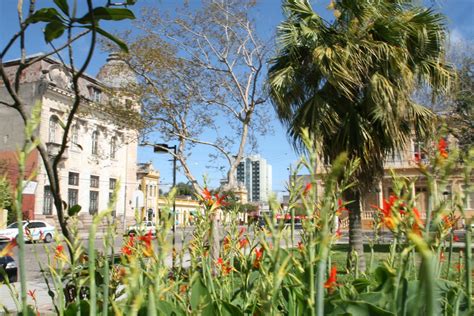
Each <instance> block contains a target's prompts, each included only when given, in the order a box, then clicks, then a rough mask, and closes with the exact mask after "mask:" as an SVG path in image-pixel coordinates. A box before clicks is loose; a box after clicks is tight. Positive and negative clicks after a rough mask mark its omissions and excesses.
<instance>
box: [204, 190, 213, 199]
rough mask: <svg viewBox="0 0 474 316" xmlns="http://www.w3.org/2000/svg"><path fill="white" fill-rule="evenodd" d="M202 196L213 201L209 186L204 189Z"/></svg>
mask: <svg viewBox="0 0 474 316" xmlns="http://www.w3.org/2000/svg"><path fill="white" fill-rule="evenodd" d="M202 197H203V198H204V200H205V201H212V194H211V192H209V190H208V189H207V188H205V189H204V190H203V191H202Z"/></svg>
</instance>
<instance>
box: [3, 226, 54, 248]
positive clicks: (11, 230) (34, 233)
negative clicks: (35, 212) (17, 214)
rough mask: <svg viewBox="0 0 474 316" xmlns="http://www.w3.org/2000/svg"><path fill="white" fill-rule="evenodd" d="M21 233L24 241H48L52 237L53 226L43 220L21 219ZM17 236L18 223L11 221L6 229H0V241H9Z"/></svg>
mask: <svg viewBox="0 0 474 316" xmlns="http://www.w3.org/2000/svg"><path fill="white" fill-rule="evenodd" d="M23 233H24V236H25V240H26V241H41V240H42V241H44V242H45V243H49V242H51V241H52V240H53V237H54V234H55V232H54V226H52V225H50V224H48V223H46V222H43V221H23ZM17 236H18V223H17V222H15V223H12V224H10V225H8V226H7V228H6V229H0V242H1V241H11V240H13V239H15V238H16V237H17Z"/></svg>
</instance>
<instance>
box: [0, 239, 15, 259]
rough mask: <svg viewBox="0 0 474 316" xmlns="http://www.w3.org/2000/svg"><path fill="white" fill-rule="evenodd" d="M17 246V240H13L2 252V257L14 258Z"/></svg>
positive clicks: (0, 251) (0, 252) (0, 255)
mask: <svg viewBox="0 0 474 316" xmlns="http://www.w3.org/2000/svg"><path fill="white" fill-rule="evenodd" d="M16 246H17V243H16V239H12V241H10V242H9V243H8V244H7V245H6V246H5V248H3V249H2V250H0V257H7V256H9V257H12V256H13V248H15V247H16Z"/></svg>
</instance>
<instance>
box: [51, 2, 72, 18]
mask: <svg viewBox="0 0 474 316" xmlns="http://www.w3.org/2000/svg"><path fill="white" fill-rule="evenodd" d="M54 3H56V5H57V6H58V8H60V9H61V11H63V13H64V14H66V15H67V16H69V5H68V4H67V0H54Z"/></svg>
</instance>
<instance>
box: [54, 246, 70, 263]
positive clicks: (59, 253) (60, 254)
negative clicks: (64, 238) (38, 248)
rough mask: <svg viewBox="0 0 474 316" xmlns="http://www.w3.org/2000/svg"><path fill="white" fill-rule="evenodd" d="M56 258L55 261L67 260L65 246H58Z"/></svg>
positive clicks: (55, 252) (55, 253)
mask: <svg viewBox="0 0 474 316" xmlns="http://www.w3.org/2000/svg"><path fill="white" fill-rule="evenodd" d="M54 258H55V259H60V260H63V261H66V260H67V257H66V255H65V254H64V246H63V245H57V246H56V249H55V251H54Z"/></svg>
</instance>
